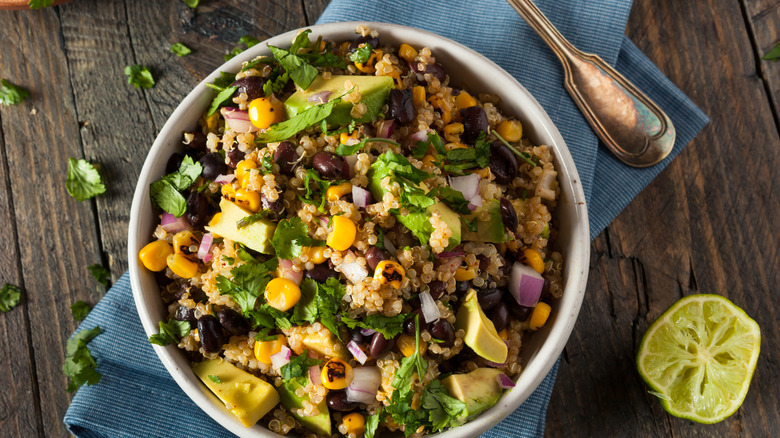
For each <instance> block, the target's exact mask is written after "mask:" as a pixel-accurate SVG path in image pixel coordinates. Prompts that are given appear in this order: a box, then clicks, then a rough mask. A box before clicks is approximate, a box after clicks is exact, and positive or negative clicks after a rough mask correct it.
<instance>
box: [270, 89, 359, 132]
mask: <svg viewBox="0 0 780 438" xmlns="http://www.w3.org/2000/svg"><path fill="white" fill-rule="evenodd" d="M349 92H351V91H349ZM349 92H348V93H349ZM342 97H343V96H339V97H337V98H335V99H333V100H331V101H330V102H327V103H323V104H320V105H314V106H312V107H310V108H307V109H306V110H304V111H302V112H301V113H300V114H297V115H295V116H294V117H291V118H289V119H287V120H285V121H283V122H279V123H274V124H273V125H271V126H269V127H268V130H266V131H265V132H260V133H258V134H257V139H256V141H257V142H258V143H273V142H276V141H282V140H287V139H288V138H290V137H292V136H293V135H295V134H297V133H299V132H301V131H303V130H304V129H306V128H308V127H309V126H312V125H316V124H317V123H320V122H321V121H323V120H325V119H326V118H327V117H328V116H329V115H330V114H331V113H332V112H333V108H334V107H335V106H336V105H337V104H339V103H340V102H341V98H342Z"/></svg>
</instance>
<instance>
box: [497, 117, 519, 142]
mask: <svg viewBox="0 0 780 438" xmlns="http://www.w3.org/2000/svg"><path fill="white" fill-rule="evenodd" d="M496 132H497V133H498V135H500V136H501V138H503V139H504V140H506V141H508V142H511V143H515V142H518V141H520V139H521V138H523V124H522V123H520V121H519V120H504V121H503V122H501V123H499V124H498V127H497V128H496Z"/></svg>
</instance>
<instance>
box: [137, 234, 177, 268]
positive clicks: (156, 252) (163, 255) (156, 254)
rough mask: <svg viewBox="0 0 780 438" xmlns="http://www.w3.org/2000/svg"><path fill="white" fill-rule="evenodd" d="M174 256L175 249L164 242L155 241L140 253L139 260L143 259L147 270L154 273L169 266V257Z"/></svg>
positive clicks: (142, 261)
mask: <svg viewBox="0 0 780 438" xmlns="http://www.w3.org/2000/svg"><path fill="white" fill-rule="evenodd" d="M171 254H173V248H171V245H169V244H168V242H166V241H164V240H155V241H154V242H150V243H147V244H146V246H144V247H143V248H141V250H140V251H138V258H139V259H141V263H143V265H144V267H146V269H148V270H150V271H152V272H160V271H162V270H163V269H165V267H166V266H168V256H169V255H171Z"/></svg>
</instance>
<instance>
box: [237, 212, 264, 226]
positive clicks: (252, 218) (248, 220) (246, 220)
mask: <svg viewBox="0 0 780 438" xmlns="http://www.w3.org/2000/svg"><path fill="white" fill-rule="evenodd" d="M268 212H269V210H262V211H260V212H259V213H255V214H250V215H249V216H246V217H243V218H241V220H239V221H238V222H236V228H238V229H241V228H244V227H246V226H248V225H251V224H253V223H255V222H257V221H259V220H260V219H263V218H264V217H266V216H268Z"/></svg>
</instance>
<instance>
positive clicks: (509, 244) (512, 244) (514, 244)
mask: <svg viewBox="0 0 780 438" xmlns="http://www.w3.org/2000/svg"><path fill="white" fill-rule="evenodd" d="M506 249H508V250H510V251H512V252H517V240H510V241H509V242H507V243H506Z"/></svg>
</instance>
